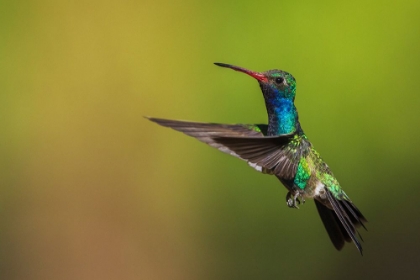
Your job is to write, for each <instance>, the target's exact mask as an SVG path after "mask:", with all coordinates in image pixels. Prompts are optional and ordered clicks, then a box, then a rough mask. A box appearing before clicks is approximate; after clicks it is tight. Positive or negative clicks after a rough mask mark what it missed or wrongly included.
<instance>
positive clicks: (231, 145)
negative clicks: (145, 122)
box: [148, 118, 307, 179]
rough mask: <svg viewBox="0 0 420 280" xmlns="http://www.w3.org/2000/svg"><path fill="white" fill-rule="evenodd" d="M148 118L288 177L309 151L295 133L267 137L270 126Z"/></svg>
mask: <svg viewBox="0 0 420 280" xmlns="http://www.w3.org/2000/svg"><path fill="white" fill-rule="evenodd" d="M148 119H149V120H151V121H153V122H155V123H157V124H160V125H162V126H166V127H170V128H172V129H175V130H177V131H180V132H183V133H185V134H187V135H189V136H192V137H195V138H197V139H198V140H200V141H202V142H204V143H206V144H208V145H210V146H212V147H215V148H217V149H219V150H220V151H222V152H224V153H227V154H230V155H233V156H235V157H238V158H240V159H243V160H246V161H247V162H248V164H249V165H250V166H252V167H253V168H255V169H256V170H258V171H261V172H264V173H270V174H275V175H277V176H280V177H282V178H285V179H293V178H294V176H295V174H296V169H297V166H298V164H299V159H300V157H301V156H305V155H304V154H303V153H306V152H304V151H306V150H307V149H306V148H305V149H301V147H300V145H301V144H302V141H298V140H296V137H297V135H295V134H287V135H281V136H264V131H266V130H267V126H266V125H246V124H233V125H229V124H215V123H198V122H187V121H176V120H167V119H158V118H148ZM294 139H295V140H296V141H295V140H294ZM296 151H297V152H296ZM300 151H302V152H300Z"/></svg>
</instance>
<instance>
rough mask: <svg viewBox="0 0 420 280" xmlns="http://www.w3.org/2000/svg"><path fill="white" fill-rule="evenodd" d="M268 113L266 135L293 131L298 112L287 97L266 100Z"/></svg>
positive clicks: (296, 123)
mask: <svg viewBox="0 0 420 280" xmlns="http://www.w3.org/2000/svg"><path fill="white" fill-rule="evenodd" d="M266 106H267V113H268V131H267V135H268V136H275V135H280V134H289V133H292V132H295V131H296V129H297V125H298V113H297V111H296V107H295V105H294V104H293V101H292V100H290V99H287V98H276V99H272V100H266Z"/></svg>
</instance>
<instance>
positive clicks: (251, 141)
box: [149, 63, 366, 253]
mask: <svg viewBox="0 0 420 280" xmlns="http://www.w3.org/2000/svg"><path fill="white" fill-rule="evenodd" d="M216 65H219V66H222V67H227V68H231V69H233V70H236V71H240V72H243V73H246V74H248V75H250V76H252V77H254V78H256V79H257V80H258V81H259V84H260V87H261V90H262V92H263V95H264V99H265V104H266V108H267V113H268V119H269V121H268V125H260V124H259V125H244V124H236V125H227V124H212V123H196V122H184V121H176V120H165V119H157V118H149V119H150V120H151V121H154V122H156V123H158V124H160V125H163V126H166V127H171V128H173V129H175V130H178V131H181V132H183V133H185V134H187V135H189V136H193V137H195V138H197V139H198V140H200V141H202V142H205V143H206V144H209V145H210V146H213V147H215V148H218V149H219V150H221V151H222V152H225V153H228V154H231V155H233V156H235V157H238V158H240V159H243V160H245V161H247V162H248V164H249V165H250V166H251V167H253V168H255V169H256V170H258V171H260V172H262V173H265V174H270V175H275V176H276V177H277V178H278V179H279V180H280V181H281V182H282V184H283V185H284V186H285V187H286V188H287V189H288V193H287V196H286V202H287V205H288V206H289V207H292V208H298V204H300V203H301V201H300V200H302V202H304V201H305V199H306V198H313V199H315V204H316V206H317V209H318V212H319V215H320V217H321V219H322V221H323V223H324V226H325V228H326V230H327V232H328V234H329V236H330V239H331V241H332V242H333V244H334V246H335V247H336V248H337V249H338V250H341V248H342V247H343V246H344V243H345V241H346V242H351V241H353V242H354V244H355V245H356V247H357V249H358V250H359V251H360V253H362V247H361V244H360V242H359V240H358V238H357V236H356V233H357V230H356V228H357V227H359V226H360V225H362V226H363V227H364V225H363V222H366V219H365V218H364V217H363V215H362V214H361V213H360V211H359V210H358V209H357V208H356V206H355V205H354V204H353V203H352V202H351V200H350V199H349V197H348V196H347V195H346V194H345V193H344V191H343V190H342V188H341V187H340V184H339V183H338V181H337V179H336V178H335V177H334V175H333V174H332V172H331V171H330V169H329V167H328V165H327V164H326V163H325V162H324V161H323V160H322V158H321V157H320V155H319V153H318V152H317V151H316V150H315V149H314V148H313V147H312V144H311V143H310V142H309V140H308V138H307V136H306V135H305V133H304V132H303V130H302V128H301V126H300V122H299V118H298V113H297V110H296V108H295V105H294V98H295V93H296V81H295V79H294V78H293V76H292V75H290V74H289V73H287V72H284V71H280V70H270V71H266V72H262V73H258V72H253V71H249V70H246V69H243V68H240V67H236V66H232V65H228V64H222V63H216ZM359 236H360V235H359Z"/></svg>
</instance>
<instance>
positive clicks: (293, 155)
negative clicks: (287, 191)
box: [213, 134, 307, 180]
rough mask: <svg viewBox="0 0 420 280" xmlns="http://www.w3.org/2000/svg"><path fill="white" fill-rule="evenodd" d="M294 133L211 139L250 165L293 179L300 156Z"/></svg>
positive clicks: (299, 145) (299, 143)
mask: <svg viewBox="0 0 420 280" xmlns="http://www.w3.org/2000/svg"><path fill="white" fill-rule="evenodd" d="M296 137H299V136H297V135H296V134H284V135H280V136H265V137H261V136H256V137H226V136H217V137H214V138H213V140H214V141H215V142H216V143H219V144H221V145H223V146H225V147H227V148H229V149H230V150H232V151H233V152H235V153H236V154H238V155H239V156H240V157H241V158H242V159H245V160H247V161H248V163H250V165H251V166H253V165H255V166H258V167H260V168H262V169H263V170H265V171H266V173H270V174H274V175H276V176H278V177H280V178H282V179H286V180H288V179H293V178H294V177H295V175H296V169H297V167H298V165H299V160H300V158H301V157H302V156H306V151H307V150H306V149H302V147H301V142H300V141H294V140H295V139H296Z"/></svg>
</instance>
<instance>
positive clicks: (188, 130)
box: [146, 117, 267, 158]
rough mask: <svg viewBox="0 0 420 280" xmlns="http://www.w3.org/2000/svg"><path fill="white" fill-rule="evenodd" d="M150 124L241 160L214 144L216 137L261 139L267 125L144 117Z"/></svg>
mask: <svg viewBox="0 0 420 280" xmlns="http://www.w3.org/2000/svg"><path fill="white" fill-rule="evenodd" d="M146 118H147V119H149V120H150V121H152V122H155V123H157V124H159V125H161V126H165V127H169V128H172V129H175V130H177V131H180V132H182V133H185V134H187V135H189V136H192V137H195V138H197V140H199V141H201V142H204V143H206V144H208V145H210V146H212V147H214V148H216V149H219V150H220V151H222V152H224V153H227V154H230V155H233V156H235V157H239V158H241V157H240V156H239V155H238V154H236V153H235V152H234V151H232V150H230V149H229V148H227V147H226V146H224V145H223V144H221V143H218V142H215V141H214V139H213V138H214V137H216V136H222V135H223V136H227V137H244V136H252V137H256V136H257V137H258V136H259V137H263V136H264V133H265V131H267V125H262V124H261V125H259V124H258V125H250V124H218V123H200V122H189V121H178V120H167V119H159V118H151V117H146Z"/></svg>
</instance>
